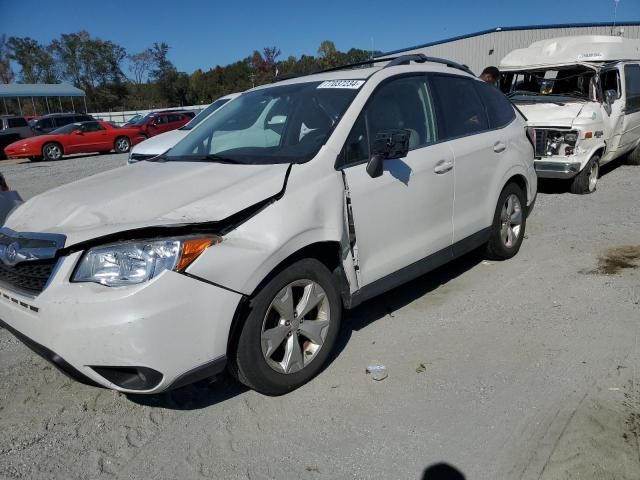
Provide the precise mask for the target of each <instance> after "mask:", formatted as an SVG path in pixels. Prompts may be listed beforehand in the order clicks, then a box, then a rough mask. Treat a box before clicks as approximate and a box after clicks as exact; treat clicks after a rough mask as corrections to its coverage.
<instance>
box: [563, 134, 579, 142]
mask: <svg viewBox="0 0 640 480" xmlns="http://www.w3.org/2000/svg"><path fill="white" fill-rule="evenodd" d="M577 141H578V134H577V133H576V132H570V133H565V135H564V142H565V143H568V144H569V145H575V144H576V142H577Z"/></svg>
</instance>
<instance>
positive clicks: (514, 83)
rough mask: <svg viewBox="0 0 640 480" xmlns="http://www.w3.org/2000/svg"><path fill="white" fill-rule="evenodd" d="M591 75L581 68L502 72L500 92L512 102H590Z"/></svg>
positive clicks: (586, 69)
mask: <svg viewBox="0 0 640 480" xmlns="http://www.w3.org/2000/svg"><path fill="white" fill-rule="evenodd" d="M594 76H595V71H594V70H592V69H590V68H587V67H583V66H581V65H577V66H573V67H563V68H555V69H553V68H552V69H536V70H523V71H519V72H504V73H502V75H501V78H500V89H501V90H502V91H503V92H504V93H505V94H506V95H507V96H508V97H510V98H511V99H512V100H513V101H515V102H554V103H558V102H571V101H576V100H578V101H580V100H590V99H591V98H592V94H591V93H592V81H593V79H594Z"/></svg>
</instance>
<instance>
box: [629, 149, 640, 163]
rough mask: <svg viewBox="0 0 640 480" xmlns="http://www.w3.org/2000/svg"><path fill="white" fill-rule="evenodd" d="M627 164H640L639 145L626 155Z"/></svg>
mask: <svg viewBox="0 0 640 480" xmlns="http://www.w3.org/2000/svg"><path fill="white" fill-rule="evenodd" d="M627 165H640V145H638V146H637V147H636V148H635V149H634V150H632V151H631V152H629V155H627Z"/></svg>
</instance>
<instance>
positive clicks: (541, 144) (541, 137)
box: [535, 128, 549, 157]
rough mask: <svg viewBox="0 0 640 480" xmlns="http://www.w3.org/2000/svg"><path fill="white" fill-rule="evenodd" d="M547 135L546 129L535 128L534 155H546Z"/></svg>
mask: <svg viewBox="0 0 640 480" xmlns="http://www.w3.org/2000/svg"><path fill="white" fill-rule="evenodd" d="M548 135H549V131H548V130H542V129H538V128H536V151H535V156H536V157H546V156H547V137H548Z"/></svg>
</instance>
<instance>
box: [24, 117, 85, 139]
mask: <svg viewBox="0 0 640 480" xmlns="http://www.w3.org/2000/svg"><path fill="white" fill-rule="evenodd" d="M91 120H95V118H93V117H92V116H91V115H86V114H84V113H72V112H71V113H50V114H48V115H43V116H42V117H40V118H39V119H38V120H36V121H35V123H34V124H33V130H34V131H35V133H36V135H42V134H45V133H49V132H51V131H52V130H55V129H56V128H60V127H64V126H65V125H69V124H70V123H77V122H88V121H91Z"/></svg>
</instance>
